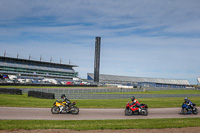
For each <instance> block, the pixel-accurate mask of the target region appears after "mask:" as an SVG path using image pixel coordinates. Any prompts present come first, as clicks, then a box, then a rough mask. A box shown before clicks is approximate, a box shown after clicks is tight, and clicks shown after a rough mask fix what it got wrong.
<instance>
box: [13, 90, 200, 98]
mask: <svg viewBox="0 0 200 133" xmlns="http://www.w3.org/2000/svg"><path fill="white" fill-rule="evenodd" d="M12 89H13V88H12ZM21 90H22V93H28V91H40V92H45V93H54V94H55V99H60V96H61V94H66V96H68V97H69V98H70V99H118V98H121V99H123V98H130V97H131V96H132V95H133V94H101V93H112V92H113V93H116V92H118V93H120V92H142V91H161V90H197V89H196V88H140V89H135V88H134V89H112V88H109V89H108V88H101V89H99V88H89V89H88V88H85V89H84V88H81V89H77V88H74V89H59V88H58V89H52V88H21ZM134 96H136V97H137V98H156V97H157V98H159V97H186V96H187V97H199V96H200V94H134Z"/></svg>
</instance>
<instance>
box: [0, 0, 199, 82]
mask: <svg viewBox="0 0 200 133" xmlns="http://www.w3.org/2000/svg"><path fill="white" fill-rule="evenodd" d="M96 36H100V37H101V63H100V73H101V74H110V75H123V76H133V77H150V78H169V79H187V80H188V81H189V82H190V83H192V84H197V79H196V78H197V77H200V67H199V66H200V61H199V52H200V1H199V0H163V1H161V0H151V1H150V0H126V1H124V0H107V1H103V0H42V1H41V0H0V56H3V55H4V52H5V51H6V53H7V56H9V57H16V56H17V54H19V58H25V59H28V58H29V55H31V59H33V60H39V59H40V56H41V57H42V59H43V61H50V59H51V57H52V59H53V61H54V62H56V63H59V62H60V59H61V60H62V63H65V64H68V63H69V61H70V62H71V63H72V64H74V65H78V66H79V67H77V68H75V70H76V71H77V72H79V76H80V77H81V78H87V73H93V71H94V48H95V37H96Z"/></svg>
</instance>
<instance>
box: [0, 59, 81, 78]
mask: <svg viewBox="0 0 200 133" xmlns="http://www.w3.org/2000/svg"><path fill="white" fill-rule="evenodd" d="M73 67H77V66H76V65H70V64H59V63H51V62H43V61H36V60H27V59H19V58H12V57H2V56H0V75H15V76H17V78H24V79H27V78H29V79H42V78H53V79H59V80H72V79H73V78H76V77H77V76H78V72H75V70H74V69H73Z"/></svg>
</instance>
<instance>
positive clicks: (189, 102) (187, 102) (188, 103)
mask: <svg viewBox="0 0 200 133" xmlns="http://www.w3.org/2000/svg"><path fill="white" fill-rule="evenodd" d="M184 100H185V103H186V104H187V105H188V106H190V107H191V108H192V109H194V108H193V107H194V106H193V103H192V102H191V101H190V100H189V99H188V97H185V99H184Z"/></svg>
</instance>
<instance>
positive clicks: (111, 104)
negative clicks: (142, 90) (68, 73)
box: [0, 94, 200, 108]
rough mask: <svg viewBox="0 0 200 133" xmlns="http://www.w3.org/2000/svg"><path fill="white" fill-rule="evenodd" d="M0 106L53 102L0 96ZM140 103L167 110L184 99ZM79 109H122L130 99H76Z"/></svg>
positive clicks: (47, 105) (49, 104)
mask: <svg viewBox="0 0 200 133" xmlns="http://www.w3.org/2000/svg"><path fill="white" fill-rule="evenodd" d="M0 99H1V100H0V106H4V107H44V108H51V107H52V106H53V103H54V102H55V99H54V100H49V99H39V98H33V97H28V95H27V94H23V95H9V94H0ZM189 99H190V100H191V101H192V102H194V103H196V104H197V106H199V105H200V97H190V98H189ZM138 100H139V102H140V103H145V104H147V105H148V106H149V107H150V108H168V107H180V106H181V105H182V103H183V101H184V97H170V98H138ZM72 101H77V102H78V103H77V106H78V107H79V108H124V107H125V105H126V103H127V102H129V101H130V99H129V98H128V99H86V100H83V99H78V100H72Z"/></svg>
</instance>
